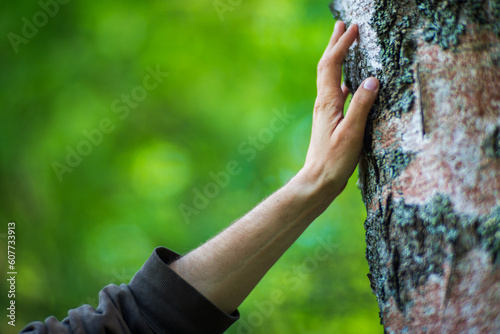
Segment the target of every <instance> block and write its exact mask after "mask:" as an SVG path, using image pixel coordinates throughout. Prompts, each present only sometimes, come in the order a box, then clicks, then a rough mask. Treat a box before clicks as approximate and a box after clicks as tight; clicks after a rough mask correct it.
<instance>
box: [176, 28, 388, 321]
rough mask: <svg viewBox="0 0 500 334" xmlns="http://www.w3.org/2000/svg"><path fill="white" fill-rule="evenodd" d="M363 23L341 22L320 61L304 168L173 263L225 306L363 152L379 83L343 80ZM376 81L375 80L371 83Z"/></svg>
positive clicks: (233, 305)
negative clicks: (351, 85)
mask: <svg viewBox="0 0 500 334" xmlns="http://www.w3.org/2000/svg"><path fill="white" fill-rule="evenodd" d="M357 36H358V27H357V26H356V25H352V26H350V27H349V29H347V31H346V29H345V24H344V23H343V22H340V21H339V22H337V23H336V24H335V29H334V31H333V34H332V37H331V39H330V42H329V44H328V46H327V48H326V50H325V52H324V54H323V56H322V58H321V60H320V62H319V64H318V79H317V86H318V95H317V98H316V102H315V105H314V112H313V124H312V133H311V140H310V144H309V149H308V152H307V156H306V160H305V163H304V166H303V167H302V169H301V170H300V171H299V172H298V173H297V175H295V177H293V178H292V179H291V180H290V182H288V183H287V184H286V185H285V186H284V187H283V188H281V189H279V190H278V191H276V192H275V193H274V194H272V195H271V196H269V197H268V198H267V199H266V200H264V201H263V202H262V203H260V204H259V205H258V206H257V207H255V208H254V209H253V210H252V211H250V212H249V213H248V214H246V215H245V216H244V217H243V218H241V219H239V220H237V221H236V222H234V223H233V224H232V225H231V226H229V227H228V228H227V229H226V230H224V231H223V232H221V233H220V234H219V235H217V236H216V237H214V238H213V239H211V240H209V241H208V242H206V243H205V244H203V245H202V246H200V247H198V248H197V249H195V250H193V251H191V252H190V253H188V254H187V255H186V256H184V257H182V258H180V259H179V260H177V261H175V262H173V263H171V264H170V267H171V268H172V269H173V270H174V271H176V272H177V273H178V274H179V275H180V276H181V277H182V278H184V279H185V280H186V281H187V282H188V283H189V284H191V285H192V286H193V287H194V288H195V289H197V290H198V291H199V292H200V293H201V294H203V295H204V296H205V297H206V298H207V299H208V300H210V301H211V302H212V303H214V304H215V305H216V306H218V307H219V308H220V309H221V310H222V311H224V312H227V313H233V312H234V311H235V310H236V309H237V308H238V306H239V305H240V304H241V303H242V302H243V300H244V299H245V298H246V297H247V296H248V294H249V293H250V292H251V291H252V290H253V289H254V287H255V286H256V285H257V283H258V282H259V281H260V280H261V279H262V277H263V276H264V275H265V274H266V273H267V271H268V270H269V269H270V268H271V267H272V266H273V265H274V263H276V261H278V259H279V258H280V257H281V255H283V253H284V252H285V251H286V250H287V249H288V248H289V247H290V246H291V245H292V244H293V243H294V242H295V240H296V239H297V238H298V237H299V236H300V235H301V234H302V232H304V230H305V229H306V228H307V227H308V226H309V225H310V224H311V223H312V222H313V221H314V220H315V219H316V218H317V217H318V216H319V215H320V214H321V213H322V212H323V211H324V210H326V208H327V207H328V206H329V205H330V204H331V202H332V201H333V200H334V199H335V198H336V197H337V196H338V195H339V194H340V193H341V192H342V190H343V189H344V187H345V186H346V184H347V181H348V179H349V177H350V176H351V175H352V173H353V172H354V170H355V168H356V165H357V163H358V161H359V156H360V154H361V148H362V142H363V136H364V130H365V124H366V119H367V115H368V112H369V111H370V108H371V107H372V105H373V103H374V102H375V99H376V97H377V93H378V87H379V82H378V80H377V79H375V78H368V79H366V80H365V81H364V82H363V84H361V85H360V87H359V88H358V90H357V91H356V93H355V94H354V95H353V98H352V100H351V103H350V105H349V108H348V111H347V112H346V114H345V115H344V114H343V110H344V104H345V101H346V98H347V96H348V94H349V91H348V89H347V88H346V87H345V86H343V85H341V79H342V62H343V60H344V58H345V56H346V53H347V50H348V49H349V47H350V46H351V45H352V43H353V42H354V40H355V39H356V37H357ZM370 85H371V86H370Z"/></svg>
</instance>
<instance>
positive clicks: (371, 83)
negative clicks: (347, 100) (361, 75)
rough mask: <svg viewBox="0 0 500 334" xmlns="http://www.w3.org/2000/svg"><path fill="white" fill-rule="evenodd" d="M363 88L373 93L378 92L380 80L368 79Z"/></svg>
mask: <svg viewBox="0 0 500 334" xmlns="http://www.w3.org/2000/svg"><path fill="white" fill-rule="evenodd" d="M363 87H364V88H365V89H368V90H371V91H376V90H377V89H378V80H377V79H375V78H368V79H367V80H366V81H365V83H364V85H363Z"/></svg>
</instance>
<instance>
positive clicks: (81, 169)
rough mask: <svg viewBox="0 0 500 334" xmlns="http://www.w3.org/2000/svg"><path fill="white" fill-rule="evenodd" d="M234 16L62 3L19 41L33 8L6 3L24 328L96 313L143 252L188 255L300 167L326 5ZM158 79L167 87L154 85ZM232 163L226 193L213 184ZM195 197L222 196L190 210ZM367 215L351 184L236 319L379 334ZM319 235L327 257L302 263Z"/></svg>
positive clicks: (262, 326) (5, 186) (169, 6)
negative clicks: (330, 246)
mask: <svg viewBox="0 0 500 334" xmlns="http://www.w3.org/2000/svg"><path fill="white" fill-rule="evenodd" d="M220 2H223V3H226V4H229V3H230V2H224V1H220ZM232 3H233V5H230V6H229V7H231V9H227V10H226V11H224V12H221V9H220V8H218V10H219V12H217V10H216V9H215V8H214V5H213V3H212V2H210V1H195V0H189V1H178V2H175V1H153V2H144V3H142V2H137V1H125V2H120V3H118V2H114V1H109V0H103V1H100V2H98V3H94V2H89V1H76V0H74V1H70V2H68V3H67V4H64V5H59V7H58V10H57V13H55V14H54V15H53V16H48V21H47V23H46V24H44V25H42V26H41V27H38V28H37V32H36V34H34V36H32V37H30V38H26V36H24V35H23V31H22V30H23V29H24V28H23V27H24V25H25V21H23V19H22V18H23V17H26V19H27V20H28V21H30V22H33V19H34V18H33V16H34V15H36V13H38V12H40V11H42V9H41V7H40V5H39V4H38V3H37V2H34V1H33V2H24V1H23V2H20V1H11V2H8V3H5V4H4V9H3V10H2V13H1V14H0V15H1V20H0V25H1V27H2V31H3V33H4V36H5V35H7V34H8V33H9V32H13V33H15V34H16V35H17V36H19V37H20V38H23V39H24V40H23V42H19V41H20V39H18V40H17V41H18V42H19V43H18V44H17V45H16V47H13V45H12V39H9V38H4V39H3V45H2V47H1V48H0V57H1V64H2V71H1V73H2V74H1V76H0V81H1V84H2V88H3V89H2V90H1V92H0V101H1V102H2V106H3V110H2V112H1V113H0V124H1V125H2V131H0V145H1V156H0V159H1V164H0V168H1V171H0V177H1V183H0V190H1V192H0V194H1V195H0V196H1V198H2V201H1V203H0V224H2V225H1V227H0V233H5V231H6V228H7V222H8V221H10V220H13V221H16V224H17V225H16V228H17V245H16V247H17V249H16V252H17V271H18V276H17V292H18V293H17V296H16V302H17V305H18V309H17V323H18V326H20V327H21V326H24V325H25V324H26V323H28V322H30V321H33V320H43V319H45V318H46V317H47V316H49V315H55V316H56V317H57V318H58V319H62V318H64V317H65V316H66V314H67V311H68V310H69V309H70V308H74V307H77V306H79V305H81V304H83V303H90V304H91V305H93V306H96V304H97V302H98V300H97V293H98V291H99V290H100V289H101V288H102V287H103V286H105V285H106V284H109V283H115V284H120V283H123V282H125V283H126V282H128V281H129V280H130V278H131V277H132V275H133V274H134V273H135V271H137V270H138V269H139V268H140V266H141V265H142V263H143V262H144V261H145V260H146V259H147V258H148V256H149V255H150V254H151V252H152V251H153V249H154V247H156V246H160V245H164V246H167V247H169V248H171V249H173V250H176V251H177V252H179V253H185V252H187V251H188V250H190V249H192V248H194V247H196V246H198V245H199V244H200V243H202V242H203V241H205V240H206V239H207V238H209V237H211V236H212V235H214V234H215V233H217V232H218V231H220V230H221V229H222V228H224V227H225V226H227V225H228V224H229V223H230V222H231V221H233V220H235V219H237V218H238V217H240V216H241V215H242V214H244V213H245V212H246V211H248V210H249V209H251V208H252V207H253V206H255V205H256V204H257V203H258V202H259V201H260V200H261V199H262V198H264V197H265V196H266V195H269V194H270V193H271V192H272V191H274V190H276V189H277V188H278V187H280V186H281V185H282V184H283V183H284V182H286V181H287V180H288V179H289V178H290V177H291V176H292V175H293V174H294V173H295V172H297V171H298V170H299V168H300V167H301V164H302V163H303V160H304V158H305V153H306V150H307V144H308V140H309V134H310V125H311V111H312V106H313V103H314V99H315V92H316V88H315V82H316V78H315V76H316V64H317V62H318V60H319V58H320V56H321V54H322V52H323V50H324V48H325V47H326V45H327V42H328V40H329V37H330V34H331V31H332V29H333V23H334V22H333V20H332V19H331V16H330V14H329V12H328V8H327V5H328V3H327V2H324V3H319V4H318V3H311V2H308V1H305V0H296V1H284V0H280V1H263V0H260V1H251V2H245V1H242V2H240V3H239V4H238V5H234V4H235V3H237V2H236V1H233V2H232ZM53 11H54V9H53ZM221 13H222V14H221ZM221 18H222V20H221ZM39 19H40V18H38V20H39ZM37 22H38V23H41V22H39V21H37ZM10 36H11V37H12V36H13V35H10ZM26 41H27V42H26ZM16 50H17V53H16V52H15V51H16ZM158 69H159V71H160V72H162V73H166V72H168V76H167V75H166V74H164V75H163V74H162V75H163V76H162V77H160V78H159V79H158V80H156V81H155V80H154V76H153V75H152V74H151V73H152V72H155V71H157V70H158ZM148 75H149V77H148V78H149V79H146V76H148ZM157 75H158V74H157ZM160 79H161V80H160ZM154 83H157V85H156V86H155V88H151V87H152V86H153V84H154ZM141 87H142V88H141ZM144 87H146V88H147V87H150V88H151V89H144ZM144 92H145V93H146V96H144ZM141 94H142V95H141ZM126 96H132V100H130V97H129V98H127V97H126ZM133 96H135V98H133ZM127 99H128V100H127ZM127 101H128V102H127ZM284 110H285V111H286V112H287V113H288V114H290V115H293V117H292V118H290V120H289V122H288V123H287V124H285V125H284V127H283V128H282V130H279V131H272V132H269V131H267V130H265V129H269V127H270V121H271V120H272V118H273V117H274V115H275V113H276V112H283V111H284ZM266 131H267V132H266ZM271 135H272V136H271ZM249 136H255V137H256V138H258V140H259V143H258V144H259V146H252V144H251V141H250V139H249ZM71 152H76V153H71ZM79 152H80V153H79ZM83 153H84V154H83ZM76 155H78V156H79V157H80V158H79V159H78V157H77V156H76ZM231 161H235V162H236V163H237V166H238V168H236V169H235V172H234V173H233V174H230V180H229V181H228V182H227V184H225V182H220V184H223V186H221V185H218V190H217V189H215V188H210V186H208V185H209V184H210V183H214V182H215V181H214V176H213V175H217V174H218V173H219V172H221V171H227V170H228V168H229V167H228V163H229V162H231ZM233 167H234V166H233ZM211 173H215V174H211ZM219 181H220V180H219ZM207 187H208V191H209V192H210V191H212V192H211V193H210V194H214V193H215V190H217V194H216V195H214V196H212V197H213V198H208V204H207V203H204V204H203V205H198V208H196V207H195V206H194V204H193V201H194V198H195V196H196V191H200V192H201V193H205V191H206V190H207ZM181 204H185V205H187V206H190V207H191V208H193V209H194V211H190V212H189V214H186V213H185V214H184V215H183V213H182V212H181V210H180V209H179V205H181ZM186 217H188V218H186ZM364 219H365V210H364V207H363V204H362V202H361V198H360V195H359V192H358V190H357V189H356V187H355V176H354V177H353V179H352V180H351V182H350V183H349V185H348V187H347V188H346V190H345V192H344V193H343V194H342V195H341V197H340V198H338V199H337V201H336V202H335V203H334V204H333V205H332V207H331V208H329V209H328V210H327V212H326V213H325V214H324V215H323V216H321V217H320V218H319V219H318V221H316V222H315V224H313V225H312V226H311V227H310V229H309V230H308V231H306V233H305V234H304V235H303V236H302V237H301V238H300V239H299V240H298V241H297V243H296V245H294V246H293V247H292V248H291V249H290V251H289V252H288V253H287V254H285V256H284V257H283V258H282V259H281V260H280V261H279V262H278V264H277V265H276V266H275V267H274V268H273V269H272V270H271V272H270V273H269V275H268V276H266V278H265V279H264V280H263V281H262V282H261V284H260V285H259V286H258V287H257V289H256V291H255V292H254V293H253V294H252V295H251V296H250V297H249V298H248V300H247V301H245V303H244V304H243V305H242V306H241V309H240V311H241V312H242V320H244V321H246V322H247V323H248V322H249V321H250V322H252V321H253V322H252V323H255V326H253V325H252V326H251V332H252V333H305V332H307V333H326V332H338V333H374V332H377V331H378V332H380V331H381V327H380V325H379V324H378V323H379V320H378V309H377V305H376V300H375V297H374V296H372V294H371V291H370V287H369V282H368V279H367V278H366V274H367V272H368V266H367V264H366V260H365V258H364V247H365V244H364V230H363V221H364ZM318 237H322V238H331V242H332V243H334V244H335V245H336V247H334V251H333V253H332V254H330V255H329V256H328V258H326V259H324V260H322V261H319V260H318V261H317V265H316V266H313V264H311V261H310V260H308V259H310V257H311V256H312V254H313V253H314V251H315V249H316V247H318V240H317V239H318ZM0 241H1V243H0V247H1V248H4V246H5V240H4V239H0ZM1 254H2V256H1V257H0V265H1V268H5V264H6V262H5V260H6V256H4V255H3V254H4V251H3V250H2V252H1ZM308 261H309V262H308ZM308 263H309V264H308ZM297 266H299V267H298V269H297ZM301 266H302V267H301ZM304 266H305V267H304ZM313 268H314V270H312V269H313ZM2 271H3V272H5V270H3V269H2ZM297 273H298V274H297ZM2 277H3V276H2ZM294 278H295V280H294ZM287 282H288V283H287ZM276 289H280V290H281V292H282V294H283V298H284V301H283V302H282V303H280V304H279V305H275V307H274V309H273V312H272V313H271V314H269V315H266V314H263V315H262V319H263V320H262V323H259V324H258V325H257V323H256V322H255V321H256V319H257V318H255V319H248V316H249V315H250V314H252V312H254V311H255V310H258V308H257V307H256V306H255V305H256V303H259V301H260V302H261V301H263V300H266V298H268V296H269V295H270V294H271V293H272V291H274V290H276ZM0 291H1V293H2V295H3V294H4V291H6V283H5V280H4V279H2V280H1V282H0ZM4 302H5V299H4V298H2V299H0V306H1V309H2V310H5V306H6V305H4ZM254 317H257V316H254ZM4 318H5V317H4ZM238 326H239V324H238V323H237V324H236V325H235V326H234V327H233V328H231V329H230V330H229V332H230V333H237V331H238ZM20 327H18V328H17V329H18V330H19V329H20ZM8 330H10V329H9V328H6V321H5V320H3V321H2V322H1V323H0V332H2V333H4V332H6V331H8Z"/></svg>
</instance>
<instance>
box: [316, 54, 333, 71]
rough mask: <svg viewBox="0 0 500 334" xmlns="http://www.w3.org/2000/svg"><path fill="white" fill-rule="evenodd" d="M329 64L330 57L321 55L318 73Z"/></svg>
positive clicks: (324, 69)
mask: <svg viewBox="0 0 500 334" xmlns="http://www.w3.org/2000/svg"><path fill="white" fill-rule="evenodd" d="M330 66H331V59H330V58H329V57H327V56H323V57H322V58H321V59H320V61H319V63H318V73H321V72H324V71H326V70H327V69H328V68H329V67H330Z"/></svg>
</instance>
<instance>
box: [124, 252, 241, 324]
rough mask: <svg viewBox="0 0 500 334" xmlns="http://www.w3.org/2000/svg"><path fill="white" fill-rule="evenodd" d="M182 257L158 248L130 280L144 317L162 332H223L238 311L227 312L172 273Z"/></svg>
mask: <svg viewBox="0 0 500 334" xmlns="http://www.w3.org/2000/svg"><path fill="white" fill-rule="evenodd" d="M180 257H181V256H180V255H179V254H177V253H175V252H173V251H171V250H169V249H167V248H164V247H158V248H156V249H155V250H154V252H153V254H152V255H151V256H150V258H149V259H148V260H147V261H146V263H145V264H144V265H143V266H142V268H141V269H140V270H139V271H138V272H137V273H136V274H135V276H134V277H133V278H132V280H131V281H130V283H129V288H130V290H131V292H132V294H133V296H134V298H135V300H136V302H137V305H138V306H139V308H140V310H141V313H142V315H143V316H144V317H145V318H146V319H147V320H148V322H149V323H150V325H151V326H152V327H153V328H154V329H155V330H157V331H158V332H160V333H223V332H224V331H225V330H226V329H227V328H229V326H231V325H232V324H233V323H234V322H235V321H236V320H238V319H239V312H238V310H236V311H235V312H234V313H233V314H230V315H229V314H227V313H225V312H224V311H222V310H221V309H219V308H218V307H217V306H215V305H214V304H213V303H212V302H210V301H209V300H208V299H207V298H206V297H205V296H203V295H202V294H201V293H199V292H198V291H197V290H196V289H195V288H194V287H192V286H191V285H190V284H189V283H187V282H186V281H185V280H184V279H183V278H181V277H180V276H179V275H178V274H177V273H176V272H175V271H173V270H172V269H171V268H170V267H169V264H170V263H172V262H174V261H175V260H177V259H179V258H180Z"/></svg>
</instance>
